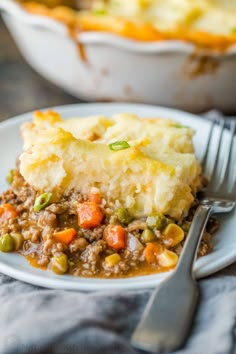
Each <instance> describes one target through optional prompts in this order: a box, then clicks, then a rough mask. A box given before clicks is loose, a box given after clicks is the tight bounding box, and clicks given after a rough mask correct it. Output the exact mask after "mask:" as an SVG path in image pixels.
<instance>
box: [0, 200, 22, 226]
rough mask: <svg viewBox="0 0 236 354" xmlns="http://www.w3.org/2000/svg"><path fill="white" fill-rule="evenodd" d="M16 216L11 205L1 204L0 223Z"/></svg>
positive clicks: (14, 209)
mask: <svg viewBox="0 0 236 354" xmlns="http://www.w3.org/2000/svg"><path fill="white" fill-rule="evenodd" d="M17 216H18V213H17V211H16V208H15V207H14V206H12V205H11V204H3V205H1V206H0V222H1V221H2V222H3V221H6V220H9V219H14V218H16V217H17Z"/></svg>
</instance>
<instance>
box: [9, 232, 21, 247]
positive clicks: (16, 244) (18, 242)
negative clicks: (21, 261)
mask: <svg viewBox="0 0 236 354" xmlns="http://www.w3.org/2000/svg"><path fill="white" fill-rule="evenodd" d="M11 237H12V238H13V242H14V249H15V250H16V251H17V250H19V249H20V248H21V246H22V244H23V241H24V238H23V236H22V235H21V234H20V233H18V232H17V233H11Z"/></svg>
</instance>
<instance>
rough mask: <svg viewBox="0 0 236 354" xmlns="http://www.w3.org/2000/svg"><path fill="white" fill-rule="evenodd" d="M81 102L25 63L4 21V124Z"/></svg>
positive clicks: (0, 70) (0, 29)
mask: <svg viewBox="0 0 236 354" xmlns="http://www.w3.org/2000/svg"><path fill="white" fill-rule="evenodd" d="M76 102H79V100H78V99H77V98H75V97H72V96H70V95H68V94H66V93H64V92H63V91H62V90H61V89H59V88H57V87H55V86H54V85H52V84H50V83H49V82H48V81H46V80H45V79H43V78H41V77H40V76H39V75H38V74H37V73H35V71H33V70H32V69H31V68H30V66H29V65H28V64H27V63H26V62H25V61H24V59H23V58H22V56H21V54H20V53H19V51H18V49H17V48H16V46H15V44H14V42H13V40H12V39H11V37H10V35H9V33H8V32H7V30H6V28H5V26H4V24H3V21H2V20H1V17H0V121H2V120H4V119H6V118H10V117H13V116H14V115H18V114H21V113H24V112H27V111H32V110H34V109H39V108H46V107H49V106H58V105H63V104H69V103H76Z"/></svg>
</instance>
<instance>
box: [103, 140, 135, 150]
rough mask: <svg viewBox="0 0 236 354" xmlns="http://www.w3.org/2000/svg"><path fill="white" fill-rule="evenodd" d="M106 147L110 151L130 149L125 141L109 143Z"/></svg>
mask: <svg viewBox="0 0 236 354" xmlns="http://www.w3.org/2000/svg"><path fill="white" fill-rule="evenodd" d="M108 146H109V148H110V149H111V150H112V151H119V150H124V149H128V148H129V147H130V145H129V143H127V141H115V142H114V143H111V144H109V145H108Z"/></svg>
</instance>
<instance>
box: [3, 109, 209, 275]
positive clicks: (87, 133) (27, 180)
mask: <svg viewBox="0 0 236 354" xmlns="http://www.w3.org/2000/svg"><path fill="white" fill-rule="evenodd" d="M21 132H22V137H23V141H24V148H23V152H22V154H21V155H20V156H19V158H18V160H17V167H16V169H15V170H12V171H10V173H9V176H8V181H9V183H10V187H9V189H8V190H7V191H6V192H5V193H3V194H2V196H1V197H0V202H1V205H0V234H1V238H0V250H1V251H3V252H11V251H18V252H20V253H21V254H23V255H24V256H25V257H27V259H28V260H29V261H30V262H31V263H32V264H33V265H36V266H41V267H43V268H50V269H51V270H52V271H53V272H55V273H57V274H64V273H67V272H68V273H70V274H73V275H79V276H97V277H122V276H132V275H137V274H149V273H152V272H158V271H165V270H168V269H169V268H171V267H174V266H175V265H176V263H177V261H178V255H179V253H180V251H181V247H182V244H183V242H184V238H185V236H186V234H187V231H188V229H189V226H190V224H191V218H192V214H193V210H194V207H195V206H196V204H197V200H196V193H197V192H198V191H199V189H200V188H201V185H202V176H201V168H200V165H199V162H198V161H197V159H196V157H195V155H194V150H193V144H192V137H193V134H194V132H193V130H192V129H190V128H188V127H185V126H182V125H180V124H179V123H177V122H174V121H171V120H167V119H161V118H156V119H150V118H140V117H138V116H136V115H134V114H119V115H114V116H113V117H112V118H107V117H105V116H102V115H101V116H91V117H86V118H80V119H79V118H71V119H67V120H62V118H61V117H60V115H59V114H57V113H56V112H53V111H48V112H47V113H43V112H36V113H35V115H34V120H33V122H27V123H24V124H23V126H22V128H21ZM208 239H209V234H208V233H206V234H205V239H204V240H203V242H202V244H201V247H200V254H202V255H203V254H205V253H207V252H208V251H209V249H210V245H209V242H208V241H209V240H208Z"/></svg>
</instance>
